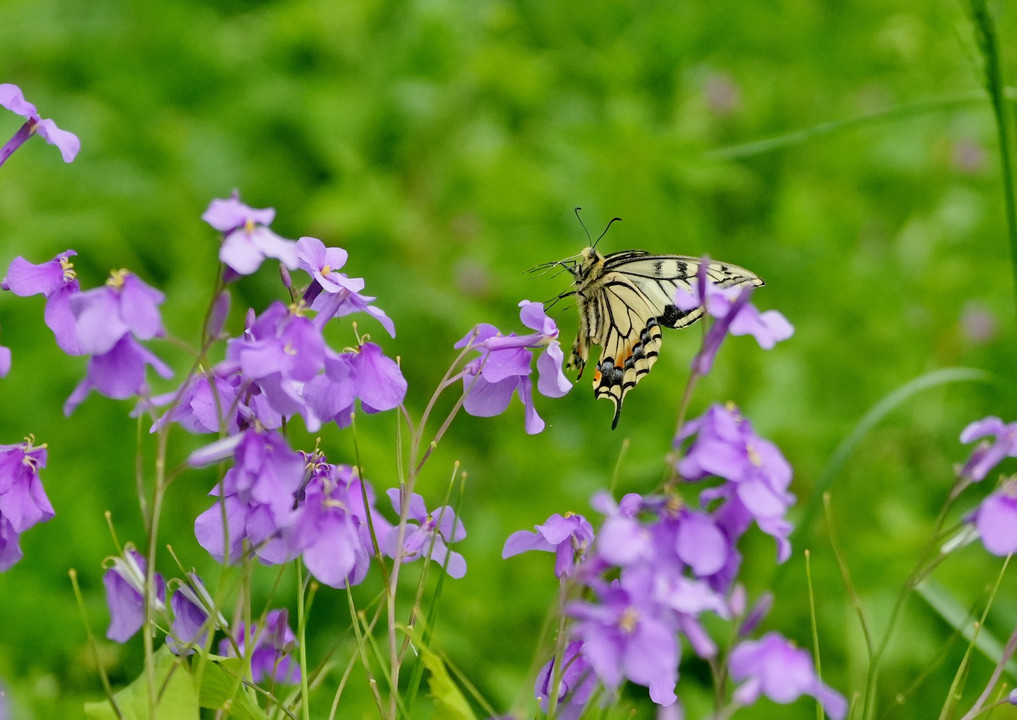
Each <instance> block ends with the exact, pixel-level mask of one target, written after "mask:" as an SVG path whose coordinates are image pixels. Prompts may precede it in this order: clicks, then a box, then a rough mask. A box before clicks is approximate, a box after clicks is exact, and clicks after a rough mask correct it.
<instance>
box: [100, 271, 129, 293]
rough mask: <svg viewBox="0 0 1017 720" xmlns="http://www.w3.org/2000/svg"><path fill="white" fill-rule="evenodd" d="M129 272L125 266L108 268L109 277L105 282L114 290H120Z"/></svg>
mask: <svg viewBox="0 0 1017 720" xmlns="http://www.w3.org/2000/svg"><path fill="white" fill-rule="evenodd" d="M130 274H131V273H130V271H129V270H127V269H125V268H120V269H119V270H110V272H109V279H107V280H106V284H107V285H109V286H110V287H111V288H113V289H114V290H121V289H123V287H124V282H125V281H126V280H127V276H128V275H130Z"/></svg>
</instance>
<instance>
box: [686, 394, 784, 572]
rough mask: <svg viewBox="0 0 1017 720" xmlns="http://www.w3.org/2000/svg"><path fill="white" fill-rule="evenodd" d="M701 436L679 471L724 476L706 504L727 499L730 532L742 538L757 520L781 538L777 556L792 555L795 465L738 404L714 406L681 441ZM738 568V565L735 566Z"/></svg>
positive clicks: (697, 476) (693, 476)
mask: <svg viewBox="0 0 1017 720" xmlns="http://www.w3.org/2000/svg"><path fill="white" fill-rule="evenodd" d="M693 435H694V436H695V440H694V441H693V442H692V444H691V446H690V447H689V448H688V450H687V452H686V453H685V454H684V456H683V457H682V459H681V460H680V461H679V462H678V465H677V470H678V474H679V475H680V476H681V477H682V478H683V479H685V480H687V481H689V482H696V481H699V480H703V479H705V478H709V477H717V478H723V479H724V480H725V481H726V482H724V483H723V484H722V485H720V486H718V487H716V488H713V489H708V490H705V491H704V492H703V493H702V494H701V495H700V499H701V501H704V502H712V501H714V500H721V501H722V505H721V506H720V508H719V509H718V510H717V511H716V513H715V515H716V517H717V518H718V522H719V523H720V524H721V526H723V527H724V528H725V531H726V532H727V533H728V534H729V535H731V536H733V537H737V536H739V535H741V534H742V533H743V532H744V531H745V529H746V528H747V527H748V525H749V524H750V523H751V522H753V521H755V523H756V525H757V526H758V527H759V529H761V530H762V531H763V532H765V533H767V534H768V535H772V536H773V537H774V539H775V540H776V541H777V559H778V561H779V562H784V561H785V560H787V558H788V557H789V556H790V555H791V545H790V543H789V542H788V539H787V538H788V535H790V533H791V524H790V523H789V522H788V521H787V519H786V515H787V511H788V509H789V508H790V507H791V506H792V505H793V504H794V501H795V497H794V495H792V494H791V493H790V492H789V490H788V488H789V487H790V486H791V466H790V465H789V464H788V462H787V460H785V459H784V456H783V455H782V454H781V452H780V450H779V449H778V448H777V446H776V445H774V444H773V443H772V442H770V441H769V440H766V439H764V438H761V437H759V436H758V435H756V433H755V431H754V430H753V429H752V424H751V423H750V422H749V421H748V420H747V419H746V418H744V417H743V416H742V415H741V413H739V412H738V410H737V408H735V407H734V406H733V405H714V406H712V407H711V408H709V409H708V410H707V411H706V413H704V414H703V416H702V417H700V418H697V419H695V420H692V421H690V422H688V423H686V425H685V427H684V428H683V429H682V430H681V431H680V432H679V433H678V437H677V438H676V439H675V444H676V445H677V446H680V445H681V444H682V443H683V442H684V441H685V440H687V439H688V438H690V437H692V436H693ZM729 572H737V565H735V566H734V567H733V568H730V569H729Z"/></svg>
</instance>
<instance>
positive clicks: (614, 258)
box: [569, 247, 763, 428]
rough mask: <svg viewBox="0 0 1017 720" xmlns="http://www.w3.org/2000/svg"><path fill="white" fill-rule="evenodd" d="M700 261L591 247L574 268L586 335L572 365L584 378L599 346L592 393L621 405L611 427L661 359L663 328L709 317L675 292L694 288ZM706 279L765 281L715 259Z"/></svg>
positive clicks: (718, 281) (580, 338) (716, 282)
mask: <svg viewBox="0 0 1017 720" xmlns="http://www.w3.org/2000/svg"><path fill="white" fill-rule="evenodd" d="M701 263H702V260H700V259H699V258H694V257H687V256H683V255H651V254H649V253H647V252H645V251H643V250H625V251H622V252H617V253H612V254H610V255H607V256H602V255H601V254H600V253H598V252H597V251H596V250H595V249H593V248H592V247H590V248H586V249H585V250H583V252H582V255H581V257H580V260H579V261H578V262H577V263H576V264H575V265H574V266H573V267H571V268H570V271H571V272H572V275H573V277H574V289H573V291H572V292H571V293H569V294H574V295H575V296H576V298H577V301H578V302H577V304H578V308H579V333H578V335H577V337H576V342H575V345H574V346H573V349H572V358H571V360H570V362H569V365H570V367H573V368H578V370H579V375H580V376H581V375H582V371H583V368H584V367H585V365H586V362H587V359H588V356H589V349H590V346H591V345H599V346H600V348H601V351H600V358H599V360H598V361H597V366H596V368H597V369H596V373H595V374H594V377H593V391H594V395H595V396H596V397H598V398H602V397H603V398H608V399H610V400H611V401H612V402H613V403H614V418H613V420H612V423H611V427H612V428H614V427H616V426H617V425H618V419H619V418H620V417H621V406H622V402H623V401H624V399H625V395H626V394H627V393H628V392H629V390H631V389H632V388H633V387H635V386H636V384H637V383H638V382H639V381H640V380H642V378H643V377H644V376H645V375H647V374H648V373H649V372H650V368H652V367H653V364H654V363H655V362H656V361H657V357H658V356H659V354H660V345H661V334H660V328H661V327H662V326H663V327H669V328H681V327H685V326H687V325H690V324H692V323H694V322H695V321H696V320H698V319H699V318H700V317H701V316H702V314H703V308H701V307H697V308H693V309H692V310H688V311H686V310H681V309H679V308H678V307H677V306H676V305H675V304H674V296H675V291H676V290H677V289H678V288H683V289H686V290H689V289H691V288H692V286H693V284H694V283H695V282H696V277H697V274H698V273H699V267H700V265H701ZM706 276H707V278H708V279H709V281H710V282H711V283H713V284H714V285H717V286H719V287H722V288H723V287H733V286H738V285H762V284H763V281H762V280H761V279H760V278H759V277H758V276H757V275H756V274H755V273H753V272H751V271H749V270H746V269H744V268H741V267H738V266H737V265H730V264H728V263H722V262H710V263H709V264H708V265H707V269H706Z"/></svg>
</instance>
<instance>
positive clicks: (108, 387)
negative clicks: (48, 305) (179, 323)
mask: <svg viewBox="0 0 1017 720" xmlns="http://www.w3.org/2000/svg"><path fill="white" fill-rule="evenodd" d="M162 301H163V294H162V293H160V292H159V291H158V290H155V289H153V288H151V287H149V286H148V285H146V284H145V283H144V282H142V281H141V280H140V279H139V278H137V277H136V276H135V275H133V274H131V273H129V272H128V271H126V270H115V271H113V272H112V273H111V275H110V278H109V280H107V281H106V284H105V285H104V286H103V287H101V288H94V289H92V290H87V291H85V292H82V293H77V294H75V295H72V296H71V298H70V309H71V312H72V314H73V316H74V323H75V333H76V334H77V341H78V347H79V350H80V351H81V352H82V353H87V354H89V355H91V356H92V357H91V358H90V359H89V361H88V372H87V374H86V376H85V378H84V380H82V381H81V383H79V384H78V386H77V387H76V388H75V389H74V391H73V392H72V393H71V396H70V397H69V398H67V402H66V403H65V404H64V413H65V414H67V415H70V414H71V413H72V412H73V411H74V409H75V408H76V407H77V406H78V405H79V404H80V403H81V402H82V400H84V399H85V397H86V396H87V395H88V393H89V392H91V391H92V390H97V391H98V392H99V393H101V394H103V395H106V396H107V397H111V398H116V399H124V398H128V397H131V396H133V395H138V394H141V393H144V392H146V391H147V386H146V384H145V368H146V367H147V366H148V365H151V366H153V367H154V368H155V370H156V372H157V373H159V374H160V375H161V376H163V377H166V378H168V377H172V375H173V371H172V370H170V368H169V366H167V365H166V364H165V363H163V362H162V361H161V360H160V359H159V358H157V357H156V356H155V355H154V354H153V353H152V352H151V351H149V350H148V349H147V348H145V347H143V346H142V345H141V344H140V343H138V339H141V340H151V339H152V338H154V337H161V336H162V335H164V334H165V330H164V329H163V326H162V317H161V315H160V313H159V304H160V303H161V302H162Z"/></svg>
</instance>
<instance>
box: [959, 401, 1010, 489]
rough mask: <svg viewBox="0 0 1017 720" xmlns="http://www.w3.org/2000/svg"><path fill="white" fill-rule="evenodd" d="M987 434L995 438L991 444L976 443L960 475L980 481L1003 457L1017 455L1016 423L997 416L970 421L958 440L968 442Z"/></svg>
mask: <svg viewBox="0 0 1017 720" xmlns="http://www.w3.org/2000/svg"><path fill="white" fill-rule="evenodd" d="M989 436H994V437H995V440H994V441H993V442H992V443H991V444H990V443H988V442H982V443H979V444H978V446H977V447H976V448H975V450H974V452H972V453H971V457H970V458H969V459H968V461H967V462H966V463H965V464H964V467H963V468H961V471H960V475H961V477H965V478H968V479H969V480H972V481H975V482H980V481H981V480H984V479H985V476H986V475H988V474H989V472H990V471H991V470H992V469H993V468H994V467H996V466H997V465H999V463H1000V462H1002V461H1003V458H1008V457H1017V423H1004V422H1003V421H1002V420H1000V419H999V418H998V417H991V416H990V417H987V418H983V419H981V420H976V421H975V422H973V423H971V424H970V425H968V426H967V427H966V428H964V430H963V431H961V436H960V441H961V442H962V443H969V442H973V441H975V440H980V439H982V438H985V437H989Z"/></svg>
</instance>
